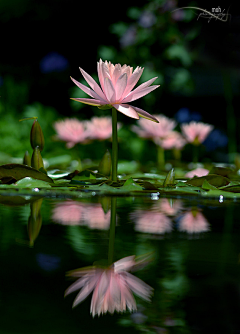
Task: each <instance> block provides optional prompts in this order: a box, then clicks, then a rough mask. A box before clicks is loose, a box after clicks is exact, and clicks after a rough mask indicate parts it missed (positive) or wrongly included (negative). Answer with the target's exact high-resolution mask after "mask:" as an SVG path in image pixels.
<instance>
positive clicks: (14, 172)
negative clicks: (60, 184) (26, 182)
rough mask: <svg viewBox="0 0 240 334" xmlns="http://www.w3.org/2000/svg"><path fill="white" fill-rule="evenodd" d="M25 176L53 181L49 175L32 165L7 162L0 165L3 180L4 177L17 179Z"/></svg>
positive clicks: (0, 176)
mask: <svg viewBox="0 0 240 334" xmlns="http://www.w3.org/2000/svg"><path fill="white" fill-rule="evenodd" d="M25 177H31V178H33V179H37V180H42V181H46V182H50V183H53V180H52V179H51V178H50V177H48V176H47V175H46V174H44V173H42V172H40V171H38V170H37V169H35V168H33V167H29V166H26V165H20V164H7V165H2V166H0V179H1V180H4V178H13V179H15V180H17V181H18V180H21V179H23V178H25Z"/></svg>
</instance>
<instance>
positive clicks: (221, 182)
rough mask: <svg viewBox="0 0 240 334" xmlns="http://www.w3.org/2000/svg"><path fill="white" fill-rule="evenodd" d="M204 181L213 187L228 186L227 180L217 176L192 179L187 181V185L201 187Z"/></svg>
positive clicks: (211, 175)
mask: <svg viewBox="0 0 240 334" xmlns="http://www.w3.org/2000/svg"><path fill="white" fill-rule="evenodd" d="M205 180H206V181H207V182H208V183H209V184H211V185H212V186H214V187H222V186H226V185H227V184H229V179H228V178H226V177H224V176H221V175H217V174H208V175H206V176H201V177H194V178H193V179H190V180H188V181H187V183H188V184H191V185H193V186H197V187H202V185H203V183H204V181H205Z"/></svg>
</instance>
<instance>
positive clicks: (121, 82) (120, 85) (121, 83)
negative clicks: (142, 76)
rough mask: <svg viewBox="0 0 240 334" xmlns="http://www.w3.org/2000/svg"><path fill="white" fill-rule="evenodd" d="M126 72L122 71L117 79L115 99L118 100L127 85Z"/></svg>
mask: <svg viewBox="0 0 240 334" xmlns="http://www.w3.org/2000/svg"><path fill="white" fill-rule="evenodd" d="M127 79H128V78H127V74H126V73H123V74H122V75H121V76H120V77H119V78H118V80H117V82H116V86H115V90H116V100H117V101H118V100H119V99H120V98H121V97H122V95H123V92H124V91H125V88H126V86H127Z"/></svg>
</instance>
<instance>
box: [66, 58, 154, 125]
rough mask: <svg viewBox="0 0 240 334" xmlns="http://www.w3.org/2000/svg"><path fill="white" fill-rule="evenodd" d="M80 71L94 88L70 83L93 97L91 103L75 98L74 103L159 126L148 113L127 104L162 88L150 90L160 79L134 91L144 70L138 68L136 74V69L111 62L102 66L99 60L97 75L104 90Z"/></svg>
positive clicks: (142, 85)
mask: <svg viewBox="0 0 240 334" xmlns="http://www.w3.org/2000/svg"><path fill="white" fill-rule="evenodd" d="M80 71H81V73H82V75H83V77H84V79H85V80H86V81H87V83H88V84H89V86H90V87H91V88H89V87H87V86H85V85H83V84H81V83H80V82H78V81H77V80H75V79H73V78H71V79H72V81H73V82H74V83H75V84H76V85H77V86H78V87H79V88H80V89H81V90H83V91H84V92H85V93H87V94H88V95H89V96H91V97H92V99H89V98H72V100H75V101H78V102H82V103H86V104H89V105H92V106H97V107H99V108H101V107H105V108H106V109H107V108H115V109H116V110H118V111H120V112H121V113H123V114H125V115H126V116H128V117H131V118H135V119H139V116H141V117H144V118H147V119H149V120H151V121H154V122H157V123H158V120H157V119H156V118H155V117H153V116H152V115H150V114H149V113H148V112H146V111H145V110H142V109H140V108H137V107H134V106H131V105H129V104H128V103H129V102H132V101H135V100H137V99H139V98H140V97H142V96H145V95H147V94H148V93H150V92H151V91H153V90H154V89H156V88H157V87H159V85H153V86H150V85H151V84H152V83H153V82H154V81H155V80H156V79H157V77H155V78H152V79H150V80H148V81H146V82H144V83H143V84H141V85H140V86H138V87H137V88H135V89H134V90H132V89H133V87H134V86H135V85H136V83H137V82H138V80H139V79H140V77H141V75H142V72H143V68H141V67H139V66H137V67H136V69H135V70H134V71H133V68H132V67H130V66H127V65H123V66H121V65H120V64H116V65H113V64H112V63H111V62H108V61H105V62H103V61H102V59H100V60H99V62H98V63H97V71H98V78H99V82H100V85H101V87H100V86H99V85H98V84H97V82H96V81H95V80H94V79H93V78H92V77H91V76H90V75H89V74H88V73H86V72H85V71H84V70H83V69H82V68H80Z"/></svg>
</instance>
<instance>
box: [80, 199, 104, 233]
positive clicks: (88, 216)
mask: <svg viewBox="0 0 240 334" xmlns="http://www.w3.org/2000/svg"><path fill="white" fill-rule="evenodd" d="M84 221H85V223H86V225H88V227H90V228H92V229H101V230H106V229H108V228H109V225H110V211H108V212H107V213H106V214H105V213H104V211H103V209H102V206H101V204H99V203H96V204H93V205H87V206H86V207H85V210H84Z"/></svg>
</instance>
